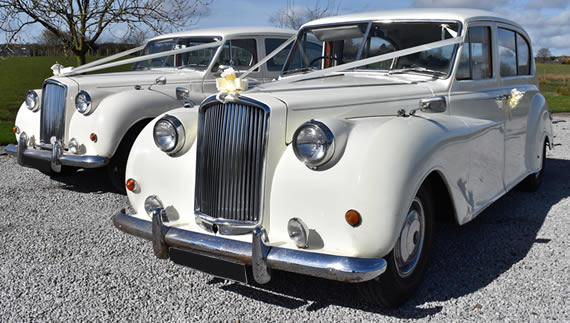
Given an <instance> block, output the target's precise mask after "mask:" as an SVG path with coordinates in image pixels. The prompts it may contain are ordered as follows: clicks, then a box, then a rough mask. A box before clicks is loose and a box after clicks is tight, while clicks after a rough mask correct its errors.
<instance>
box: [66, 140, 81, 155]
mask: <svg viewBox="0 0 570 323" xmlns="http://www.w3.org/2000/svg"><path fill="white" fill-rule="evenodd" d="M67 146H68V147H69V151H70V152H71V153H72V154H77V153H79V143H78V142H77V139H75V138H71V140H69V144H68V145H67Z"/></svg>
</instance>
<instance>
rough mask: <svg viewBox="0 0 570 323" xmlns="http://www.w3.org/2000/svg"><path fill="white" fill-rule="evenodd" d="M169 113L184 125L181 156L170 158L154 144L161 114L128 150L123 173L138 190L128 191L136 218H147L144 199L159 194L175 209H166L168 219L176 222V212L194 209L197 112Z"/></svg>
mask: <svg viewBox="0 0 570 323" xmlns="http://www.w3.org/2000/svg"><path fill="white" fill-rule="evenodd" d="M168 114H169V115H172V116H175V117H176V118H178V119H179V120H180V121H181V122H182V124H183V125H184V132H185V135H186V136H185V139H184V146H183V147H182V150H181V153H180V154H177V155H176V156H170V155H168V154H167V153H165V152H163V151H161V150H160V149H159V148H158V147H157V146H156V144H155V143H154V138H153V128H154V124H155V123H156V121H158V119H160V118H161V117H162V116H163V115H164V114H162V115H160V116H158V117H156V118H155V119H153V120H152V121H151V122H150V123H149V124H147V125H146V127H144V129H143V130H142V131H141V132H140V134H139V135H138V137H137V139H136V140H135V142H134V144H133V147H132V148H131V152H130V154H129V158H128V161H127V168H126V173H125V174H126V178H133V179H134V180H135V181H136V182H137V189H136V190H135V191H134V192H131V191H127V195H128V197H129V201H130V203H131V205H132V207H133V208H134V209H135V211H136V212H137V215H138V216H141V217H143V218H144V217H145V216H146V213H145V210H144V201H145V199H146V198H147V197H148V196H150V195H158V196H159V198H160V199H161V200H162V202H163V203H165V204H164V205H165V207H168V206H172V205H175V206H176V207H175V208H173V207H170V208H168V209H167V211H168V213H169V218H170V220H171V221H175V219H178V218H179V217H178V216H177V212H178V211H177V210H194V174H195V172H196V134H197V131H198V109H187V108H180V109H175V110H171V111H169V112H168ZM165 192H167V193H168V194H166V193H165ZM147 220H150V217H148V218H147Z"/></svg>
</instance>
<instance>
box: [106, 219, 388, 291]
mask: <svg viewBox="0 0 570 323" xmlns="http://www.w3.org/2000/svg"><path fill="white" fill-rule="evenodd" d="M113 224H114V225H115V227H117V229H119V230H121V231H123V232H126V233H128V234H131V235H134V236H138V237H141V238H144V239H147V240H152V239H153V234H152V222H150V221H146V220H141V219H139V218H136V217H134V216H130V215H127V214H126V213H125V210H124V209H123V210H121V211H120V212H119V213H117V214H115V215H114V216H113ZM164 229H165V230H166V233H165V234H164V242H165V243H166V245H167V246H168V247H174V248H179V249H183V250H185V251H187V252H191V253H196V254H200V255H206V256H210V257H213V258H216V259H221V260H226V261H231V262H234V263H235V262H238V263H241V264H247V265H252V266H253V271H254V273H255V272H256V271H258V272H257V274H256V276H257V278H256V280H257V279H260V281H258V283H264V282H267V281H266V279H267V277H269V278H270V277H271V274H270V272H269V270H268V269H277V270H283V271H288V272H293V273H299V274H304V275H309V276H314V277H320V278H325V279H330V280H336V281H342V282H350V283H358V282H364V281H368V280H371V279H374V278H376V277H378V276H380V275H381V274H382V273H384V271H385V270H386V266H387V264H386V260H384V259H383V258H356V257H343V256H334V255H327V254H321V253H313V252H307V251H303V250H294V249H285V248H279V247H271V246H268V245H267V244H266V242H265V241H264V239H265V233H264V230H263V229H262V228H256V230H255V234H253V235H252V237H253V238H252V239H253V241H252V242H253V243H249V242H243V241H237V240H231V239H227V238H223V237H220V236H212V235H208V234H203V233H198V232H192V231H187V230H182V229H179V228H176V227H166V226H165V227H164ZM258 248H259V250H256V249H258ZM264 264H265V265H264ZM264 266H265V267H264ZM264 268H265V269H264ZM263 277H265V278H263ZM254 278H255V277H254Z"/></svg>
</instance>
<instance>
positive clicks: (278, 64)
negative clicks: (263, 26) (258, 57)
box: [265, 38, 291, 71]
mask: <svg viewBox="0 0 570 323" xmlns="http://www.w3.org/2000/svg"><path fill="white" fill-rule="evenodd" d="M285 40H286V39H277V38H267V39H266V40H265V55H269V53H271V52H272V51H274V50H275V49H277V47H279V46H281V44H283V43H284V42H285ZM290 50H291V44H290V45H289V46H287V47H285V48H284V49H283V50H282V51H280V52H279V54H277V55H275V56H273V58H271V59H270V60H268V61H267V70H269V71H281V68H282V67H283V64H285V60H286V59H287V55H288V54H289V51H290Z"/></svg>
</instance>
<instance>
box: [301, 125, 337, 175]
mask: <svg viewBox="0 0 570 323" xmlns="http://www.w3.org/2000/svg"><path fill="white" fill-rule="evenodd" d="M307 128H312V129H314V130H315V131H319V132H321V134H322V137H323V138H324V142H322V143H319V144H321V145H322V146H323V148H324V154H323V156H322V157H321V158H318V159H309V158H307V156H305V155H303V153H302V152H301V151H300V149H299V142H298V139H299V134H300V133H301V131H303V130H305V129H307ZM293 151H294V152H295V156H297V159H299V160H300V161H301V162H303V163H304V164H305V165H306V166H307V167H309V168H311V169H317V168H318V167H320V166H323V165H325V164H326V163H328V162H329V161H330V160H331V159H332V157H333V155H334V152H335V139H334V134H333V132H332V131H331V130H330V128H329V127H328V126H327V125H325V124H324V123H323V122H321V121H317V120H310V121H307V122H305V123H303V124H302V125H301V126H299V128H297V130H295V133H294V134H293Z"/></svg>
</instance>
